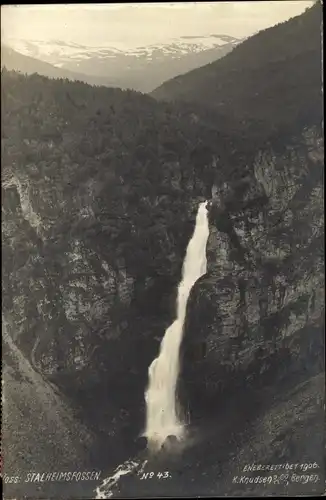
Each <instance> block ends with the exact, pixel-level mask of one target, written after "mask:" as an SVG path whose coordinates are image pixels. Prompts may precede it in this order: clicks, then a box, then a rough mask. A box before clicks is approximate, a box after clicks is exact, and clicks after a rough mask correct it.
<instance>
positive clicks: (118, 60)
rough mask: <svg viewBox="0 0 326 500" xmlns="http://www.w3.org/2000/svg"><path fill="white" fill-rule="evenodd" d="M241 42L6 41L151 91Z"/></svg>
mask: <svg viewBox="0 0 326 500" xmlns="http://www.w3.org/2000/svg"><path fill="white" fill-rule="evenodd" d="M240 41H242V40H239V39H237V38H234V37H231V36H228V35H218V34H212V35H206V36H183V37H180V38H178V39H171V40H169V41H168V42H167V43H164V44H152V45H146V46H141V47H125V46H122V45H121V44H120V45H119V44H115V45H114V46H111V45H107V46H86V45H81V44H77V43H73V42H64V41H61V40H50V41H44V40H22V39H18V38H8V39H6V41H5V42H6V44H7V45H9V46H10V47H11V48H12V49H14V50H16V51H17V52H19V53H20V54H23V55H25V56H29V57H33V58H35V59H39V60H41V61H43V62H47V63H50V64H52V65H53V66H56V67H57V68H61V69H64V70H69V71H74V72H78V73H83V74H88V75H92V76H93V77H95V76H99V77H101V78H107V79H108V81H110V82H112V81H114V82H116V84H117V85H119V86H121V87H123V88H126V87H129V88H133V89H135V90H140V91H142V92H150V91H151V90H153V89H154V88H156V87H157V86H158V85H160V84H161V83H163V82H164V81H165V80H167V79H169V78H173V77H174V76H177V75H179V74H182V73H186V72H187V71H190V70H192V69H195V68H197V67H200V66H203V65H205V64H208V63H210V62H212V61H215V60H216V59H219V58H221V57H223V56H224V55H226V54H227V53H228V52H230V51H231V50H232V49H233V48H234V47H235V46H236V45H237V44H238V43H240Z"/></svg>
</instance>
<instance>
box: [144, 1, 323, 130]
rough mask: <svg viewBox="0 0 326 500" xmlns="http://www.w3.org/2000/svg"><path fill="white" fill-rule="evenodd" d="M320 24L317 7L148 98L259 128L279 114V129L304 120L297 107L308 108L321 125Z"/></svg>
mask: <svg viewBox="0 0 326 500" xmlns="http://www.w3.org/2000/svg"><path fill="white" fill-rule="evenodd" d="M321 23H322V9H321V5H320V4H319V3H317V4H315V5H314V6H313V7H311V8H310V9H307V10H306V11H305V12H304V13H303V14H301V15H300V16H296V17H294V18H291V19H290V20H288V21H285V22H283V23H280V24H278V25H276V26H273V27H271V28H268V29H266V30H263V31H260V32H259V33H257V34H255V35H253V36H252V37H250V38H248V39H247V40H245V41H244V42H243V43H241V44H240V45H239V46H237V47H235V48H234V50H233V51H232V52H230V53H229V54H227V55H226V56H225V57H223V58H222V59H220V60H218V61H215V62H213V63H210V64H208V65H206V66H203V67H201V68H197V69H194V70H193V71H191V72H189V73H186V74H184V75H180V76H177V77H175V78H174V79H172V80H169V81H167V82H165V83H164V84H163V85H161V86H160V87H158V88H157V89H155V90H154V91H153V92H151V96H152V97H155V98H156V99H160V100H170V101H176V100H180V101H187V102H197V103H200V104H202V105H206V106H210V107H212V108H216V109H218V110H219V112H220V113H223V114H225V115H226V116H227V115H228V116H233V118H234V119H235V120H238V121H239V122H241V121H242V120H245V121H250V120H260V121H262V125H263V126H268V121H271V120H274V118H275V116H276V115H277V114H278V115H279V118H281V117H282V120H280V119H279V120H278V122H279V124H280V125H281V123H285V122H286V121H288V122H289V120H290V121H291V122H295V121H296V120H298V119H299V120H300V119H303V117H302V116H300V113H298V112H297V110H296V106H297V103H299V104H300V106H301V107H302V103H303V102H309V103H310V106H307V110H308V108H309V107H310V111H309V110H308V113H311V114H315V113H317V114H319V117H320V118H319V119H320V121H321V120H322V110H321V108H320V98H321V87H322V84H321V59H322V52H321V43H320V29H321ZM302 68H305V70H303V69H302ZM239 82H241V84H240V85H239ZM298 82H303V84H302V85H299V84H298Z"/></svg>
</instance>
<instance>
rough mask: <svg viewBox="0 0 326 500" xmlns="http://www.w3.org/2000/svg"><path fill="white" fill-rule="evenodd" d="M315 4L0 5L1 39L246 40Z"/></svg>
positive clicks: (122, 43) (281, 1)
mask: <svg viewBox="0 0 326 500" xmlns="http://www.w3.org/2000/svg"><path fill="white" fill-rule="evenodd" d="M312 4H313V2H312V1H304V0H297V1H287V0H278V1H273V2H268V1H260V2H245V1H237V2H198V3H196V2H180V3H174V4H173V3H166V4H164V3H161V4H160V3H155V4H139V3H138V5H137V4H132V3H129V4H84V5H83V4H80V5H78V4H70V5H64V4H63V5H18V6H2V7H1V14H2V15H1V35H2V40H3V41H5V40H6V39H8V38H22V39H30V40H44V41H49V40H51V39H55V40H63V41H65V42H75V43H80V44H83V45H92V46H96V45H116V46H119V45H120V46H125V47H136V46H140V45H145V44H151V43H156V42H164V41H168V40H169V39H171V38H173V37H180V36H184V35H188V36H189V35H209V34H226V35H231V36H235V37H239V38H242V37H246V36H249V35H251V34H253V33H255V32H257V31H259V30H261V29H264V28H267V27H269V26H273V25H274V24H277V23H279V22H281V21H285V20H287V19H289V18H290V17H293V16H296V15H298V14H301V13H302V12H303V11H304V10H305V9H306V8H307V7H310V6H311V5H312Z"/></svg>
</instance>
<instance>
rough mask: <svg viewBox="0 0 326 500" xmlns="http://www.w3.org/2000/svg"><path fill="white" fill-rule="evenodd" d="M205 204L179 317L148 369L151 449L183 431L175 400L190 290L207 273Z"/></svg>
mask: <svg viewBox="0 0 326 500" xmlns="http://www.w3.org/2000/svg"><path fill="white" fill-rule="evenodd" d="M206 205H207V201H206V202H204V203H201V204H200V205H199V209H198V213H197V217H196V226H195V229H194V233H193V236H192V238H191V240H190V242H189V244H188V247H187V252H186V256H185V259H184V263H183V269H182V280H181V283H180V284H179V287H178V298H177V318H176V320H175V321H174V322H173V323H172V325H171V326H170V327H169V328H168V329H167V330H166V332H165V335H164V337H163V340H162V343H161V347H160V353H159V356H158V357H157V358H156V359H154V361H153V363H152V364H151V365H150V367H149V370H148V373H149V384H148V388H147V391H146V394H145V400H146V427H145V432H144V436H146V438H147V440H148V445H149V447H150V448H152V449H159V448H160V447H161V446H162V444H163V443H164V441H165V440H166V438H167V437H168V436H171V435H172V436H175V437H176V438H177V439H178V440H180V439H181V438H182V437H183V435H184V425H183V423H182V421H181V419H180V417H179V416H178V412H177V401H176V384H177V379H178V374H179V350H180V344H181V340H182V335H183V327H184V321H185V317H186V307H187V301H188V297H189V294H190V290H191V288H192V287H193V285H194V284H195V282H196V281H197V280H198V279H199V278H200V277H201V276H202V275H203V274H205V273H206V265H207V260H206V244H207V239H208V236H209V224H208V216H207V207H206Z"/></svg>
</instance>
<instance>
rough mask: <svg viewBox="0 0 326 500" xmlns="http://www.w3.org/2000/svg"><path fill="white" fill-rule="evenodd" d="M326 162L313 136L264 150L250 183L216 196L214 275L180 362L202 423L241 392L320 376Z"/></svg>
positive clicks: (203, 286)
mask: <svg viewBox="0 0 326 500" xmlns="http://www.w3.org/2000/svg"><path fill="white" fill-rule="evenodd" d="M322 158H323V142H322V139H321V136H319V134H318V133H317V131H316V130H315V129H313V128H311V129H309V130H306V131H305V132H304V133H303V135H302V137H301V138H298V140H297V147H295V148H294V147H291V148H289V149H288V150H286V151H284V152H283V153H282V154H278V153H276V152H275V151H273V150H266V151H264V152H258V153H257V156H256V158H255V160H254V163H253V170H252V175H251V176H248V177H247V178H245V179H243V180H241V181H240V182H239V180H238V181H233V182H232V180H231V181H229V182H226V183H224V185H223V186H217V188H216V189H215V193H214V194H215V196H214V203H213V207H212V210H211V214H210V215H211V233H210V239H209V242H208V250H207V253H208V263H209V266H208V272H207V274H206V275H205V276H204V277H203V278H202V279H201V280H199V282H198V283H197V284H196V285H195V287H194V289H193V291H192V295H191V299H190V303H189V307H188V316H187V326H186V331H185V337H184V345H183V355H182V363H183V377H182V379H183V385H184V386H185V387H186V393H187V394H188V401H187V404H188V405H189V407H190V411H192V412H193V413H194V415H195V414H196V415H197V416H198V417H199V416H204V415H205V413H206V412H207V405H208V406H211V405H212V404H213V405H214V404H215V405H217V406H218V405H219V404H220V402H221V398H222V397H223V395H224V396H225V397H226V396H227V395H230V391H231V393H233V391H234V390H235V389H236V388H241V390H245V391H249V390H250V388H253V387H255V386H261V387H262V386H266V385H269V384H277V383H278V381H280V380H282V379H284V378H285V379H287V378H288V377H289V376H290V375H291V374H293V373H294V372H295V373H296V374H297V376H298V377H299V378H300V377H301V376H302V375H303V373H305V374H306V375H307V374H310V375H315V374H316V373H318V372H319V371H320V370H322V365H323V363H322V354H321V353H322V342H323V317H324V313H323V310H324V264H323V255H324V253H323V225H324V216H323V187H322V182H321V179H322ZM186 399H187V398H186ZM198 400H200V401H201V402H202V405H199V404H198ZM205 407H206V410H205Z"/></svg>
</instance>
